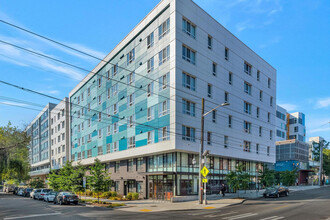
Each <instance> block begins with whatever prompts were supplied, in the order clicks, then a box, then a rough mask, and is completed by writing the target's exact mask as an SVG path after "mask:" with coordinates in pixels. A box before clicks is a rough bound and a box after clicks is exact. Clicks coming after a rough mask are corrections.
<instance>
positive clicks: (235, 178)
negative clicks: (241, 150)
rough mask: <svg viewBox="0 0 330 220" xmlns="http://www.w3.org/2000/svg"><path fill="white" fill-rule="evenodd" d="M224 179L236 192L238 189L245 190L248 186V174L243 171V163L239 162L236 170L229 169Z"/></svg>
mask: <svg viewBox="0 0 330 220" xmlns="http://www.w3.org/2000/svg"><path fill="white" fill-rule="evenodd" d="M226 180H227V183H228V185H229V186H230V187H231V188H232V189H233V191H234V192H236V191H237V190H239V189H243V190H245V191H246V190H247V189H248V188H249V182H250V174H249V173H248V172H246V171H245V165H243V164H239V165H238V166H237V167H236V171H231V172H230V173H229V174H228V175H227V176H226Z"/></svg>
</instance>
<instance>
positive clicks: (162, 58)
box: [158, 45, 170, 66]
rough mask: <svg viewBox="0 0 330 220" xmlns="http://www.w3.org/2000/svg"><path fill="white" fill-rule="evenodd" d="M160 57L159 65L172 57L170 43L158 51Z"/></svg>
mask: <svg viewBox="0 0 330 220" xmlns="http://www.w3.org/2000/svg"><path fill="white" fill-rule="evenodd" d="M158 58H159V66H161V65H162V64H163V63H165V62H166V61H168V60H169V59H170V45H168V46H167V47H166V48H164V49H163V50H161V51H160V52H159V53H158Z"/></svg>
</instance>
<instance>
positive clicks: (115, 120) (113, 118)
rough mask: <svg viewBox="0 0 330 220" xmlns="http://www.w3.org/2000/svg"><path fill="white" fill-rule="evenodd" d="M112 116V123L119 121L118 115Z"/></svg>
mask: <svg viewBox="0 0 330 220" xmlns="http://www.w3.org/2000/svg"><path fill="white" fill-rule="evenodd" d="M111 118H112V123H115V122H118V121H119V118H118V117H111Z"/></svg>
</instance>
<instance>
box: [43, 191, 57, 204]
mask: <svg viewBox="0 0 330 220" xmlns="http://www.w3.org/2000/svg"><path fill="white" fill-rule="evenodd" d="M56 195H57V193H56V192H53V191H50V192H48V193H46V194H45V195H44V201H45V202H54V199H55V197H56Z"/></svg>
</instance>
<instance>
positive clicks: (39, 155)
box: [25, 103, 55, 179]
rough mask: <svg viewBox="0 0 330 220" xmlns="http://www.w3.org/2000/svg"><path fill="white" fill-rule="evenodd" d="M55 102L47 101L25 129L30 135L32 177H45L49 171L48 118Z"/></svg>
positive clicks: (49, 138)
mask: <svg viewBox="0 0 330 220" xmlns="http://www.w3.org/2000/svg"><path fill="white" fill-rule="evenodd" d="M54 107H55V104H53V103H49V104H47V105H46V106H45V107H44V109H43V110H42V111H41V112H40V113H39V114H38V115H37V116H36V117H35V119H34V120H33V121H32V122H31V123H30V124H29V125H28V126H27V128H26V129H25V130H26V132H27V136H29V137H31V141H30V144H29V146H28V148H29V160H30V166H31V171H30V173H29V175H30V176H31V177H32V178H40V179H45V178H46V175H47V174H48V173H49V171H50V140H51V137H50V118H51V114H50V112H51V110H52V109H53V108H54Z"/></svg>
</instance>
